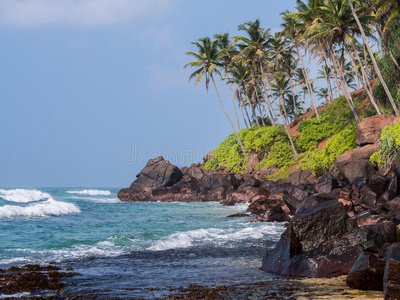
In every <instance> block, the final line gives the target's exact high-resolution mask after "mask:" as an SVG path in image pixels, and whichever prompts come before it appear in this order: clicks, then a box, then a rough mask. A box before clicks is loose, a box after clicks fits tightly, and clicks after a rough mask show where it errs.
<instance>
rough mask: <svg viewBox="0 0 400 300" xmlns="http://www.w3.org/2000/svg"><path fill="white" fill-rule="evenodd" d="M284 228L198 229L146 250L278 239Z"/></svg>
mask: <svg viewBox="0 0 400 300" xmlns="http://www.w3.org/2000/svg"><path fill="white" fill-rule="evenodd" d="M283 230H284V228H283V227H282V226H281V225H277V224H274V223H269V224H263V225H261V226H252V227H250V226H249V227H246V228H243V229H240V230H236V229H233V228H229V229H217V228H209V229H198V230H191V231H185V232H177V233H174V234H171V235H169V236H167V237H166V238H164V239H162V240H158V241H156V242H154V243H153V244H152V245H151V246H150V247H149V248H147V250H151V251H163V250H169V249H177V248H188V247H191V246H194V245H195V244H199V243H207V242H208V243H211V244H216V245H222V244H226V243H231V242H233V241H241V240H246V239H262V238H264V237H265V235H275V236H276V238H277V239H279V235H280V234H281V233H282V232H283Z"/></svg>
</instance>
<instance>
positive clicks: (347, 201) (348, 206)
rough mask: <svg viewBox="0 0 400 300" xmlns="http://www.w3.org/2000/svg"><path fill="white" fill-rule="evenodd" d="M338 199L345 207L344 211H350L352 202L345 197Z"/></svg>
mask: <svg viewBox="0 0 400 300" xmlns="http://www.w3.org/2000/svg"><path fill="white" fill-rule="evenodd" d="M338 201H339V202H340V203H342V204H343V207H344V208H345V209H346V211H347V212H348V213H349V212H351V211H352V209H353V202H351V201H349V200H346V199H343V198H339V199H338Z"/></svg>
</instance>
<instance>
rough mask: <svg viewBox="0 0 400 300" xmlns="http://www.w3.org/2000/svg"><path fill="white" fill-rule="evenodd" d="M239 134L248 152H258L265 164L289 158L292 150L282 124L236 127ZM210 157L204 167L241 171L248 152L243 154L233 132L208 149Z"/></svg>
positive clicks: (281, 163)
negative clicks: (211, 154) (220, 167)
mask: <svg viewBox="0 0 400 300" xmlns="http://www.w3.org/2000/svg"><path fill="white" fill-rule="evenodd" d="M238 134H239V137H240V139H241V140H242V141H243V146H244V148H245V150H246V152H248V153H260V155H262V156H263V157H264V159H263V160H262V161H261V165H262V166H263V167H266V168H270V167H283V166H287V165H289V164H290V163H291V162H292V161H293V152H292V148H291V146H290V143H289V140H288V138H287V135H286V133H285V130H284V129H283V128H282V126H269V127H261V128H257V127H252V128H251V129H249V130H247V129H243V130H241V131H239V133H238ZM212 153H213V154H214V158H213V159H211V160H209V161H208V162H207V163H206V164H205V166H204V168H206V169H211V170H215V169H216V168H217V167H219V166H222V167H225V168H229V169H232V172H234V173H242V172H243V170H245V169H246V167H247V160H248V156H243V154H242V152H241V148H240V146H239V145H238V141H237V139H236V137H235V135H234V134H231V135H230V136H228V138H227V139H226V140H225V141H223V142H222V143H221V144H220V145H219V146H218V147H217V149H215V150H214V151H212Z"/></svg>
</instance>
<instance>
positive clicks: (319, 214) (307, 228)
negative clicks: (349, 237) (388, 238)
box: [292, 195, 354, 251]
mask: <svg viewBox="0 0 400 300" xmlns="http://www.w3.org/2000/svg"><path fill="white" fill-rule="evenodd" d="M292 222H293V229H294V230H295V231H296V235H297V236H298V237H299V239H300V240H301V242H302V246H303V250H304V251H308V250H311V249H313V248H318V247H319V246H320V245H323V244H324V243H326V241H328V240H329V239H331V238H333V237H335V238H340V237H341V236H342V235H343V234H344V233H346V232H348V231H349V230H351V229H352V228H353V227H354V222H353V221H352V220H350V218H349V216H348V215H347V213H346V210H345V209H344V207H343V205H342V203H340V202H338V201H337V199H335V198H333V197H329V196H322V195H321V196H311V197H309V198H307V199H306V200H304V201H303V203H302V204H301V205H300V207H299V208H298V209H297V211H296V215H295V216H294V217H293V220H292Z"/></svg>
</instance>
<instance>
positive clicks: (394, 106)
mask: <svg viewBox="0 0 400 300" xmlns="http://www.w3.org/2000/svg"><path fill="white" fill-rule="evenodd" d="M348 1H349V5H350V9H351V13H352V14H353V16H354V19H355V20H356V22H357V25H358V28H359V30H360V32H361V36H362V39H363V41H364V44H365V46H366V47H367V49H368V53H369V55H370V56H371V59H372V63H373V65H374V69H375V72H376V74H377V75H378V78H379V81H380V82H381V84H382V86H383V88H384V90H385V92H386V95H387V96H388V98H389V101H390V104H391V105H392V107H393V110H394V112H395V114H396V116H398V115H399V110H398V109H397V106H396V103H395V102H394V99H393V97H392V94H391V93H390V91H389V88H388V87H387V85H386V82H385V80H384V79H383V76H382V74H381V71H380V70H379V67H378V64H377V63H376V60H375V57H374V53H373V52H372V49H371V47H370V45H369V42H368V40H367V36H366V34H365V31H364V28H363V26H362V24H361V22H360V19H359V18H358V16H357V13H356V10H355V9H354V5H353V1H352V0H348Z"/></svg>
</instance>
